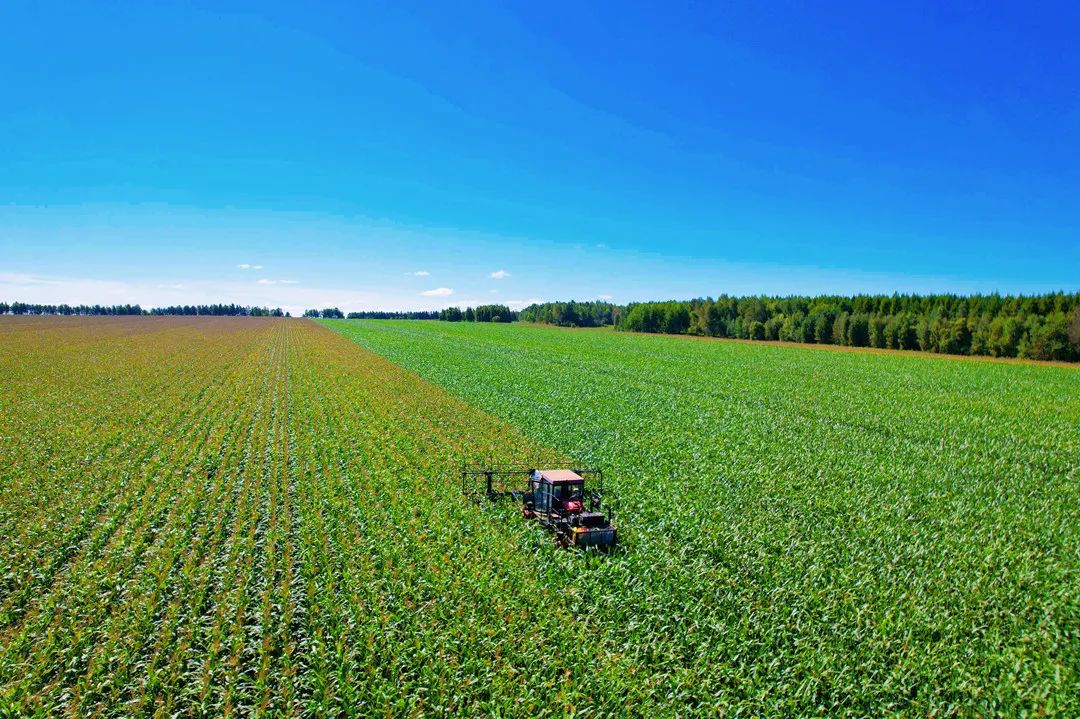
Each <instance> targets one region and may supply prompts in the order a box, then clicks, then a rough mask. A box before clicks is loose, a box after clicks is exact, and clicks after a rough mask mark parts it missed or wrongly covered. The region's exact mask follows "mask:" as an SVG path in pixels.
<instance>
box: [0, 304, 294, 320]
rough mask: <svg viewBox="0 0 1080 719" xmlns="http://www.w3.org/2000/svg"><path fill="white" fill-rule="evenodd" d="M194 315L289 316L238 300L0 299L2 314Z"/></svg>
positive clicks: (277, 310)
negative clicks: (159, 303)
mask: <svg viewBox="0 0 1080 719" xmlns="http://www.w3.org/2000/svg"><path fill="white" fill-rule="evenodd" d="M6 314H13V315H193V316H211V317H288V316H289V313H288V312H283V311H282V310H281V308H280V307H277V308H274V309H270V308H269V307H250V306H247V305H236V304H228V305H226V304H214V305H171V306H169V307H154V308H152V309H149V310H145V309H143V308H142V307H140V306H139V305H67V304H60V305H41V304H30V303H26V302H12V303H10V304H8V303H7V302H0V315H6Z"/></svg>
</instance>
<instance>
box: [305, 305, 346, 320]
mask: <svg viewBox="0 0 1080 719" xmlns="http://www.w3.org/2000/svg"><path fill="white" fill-rule="evenodd" d="M304 317H313V318H318V317H323V318H326V319H330V320H343V319H345V313H344V312H342V311H341V310H339V309H338V308H337V307H327V308H326V309H324V310H304Z"/></svg>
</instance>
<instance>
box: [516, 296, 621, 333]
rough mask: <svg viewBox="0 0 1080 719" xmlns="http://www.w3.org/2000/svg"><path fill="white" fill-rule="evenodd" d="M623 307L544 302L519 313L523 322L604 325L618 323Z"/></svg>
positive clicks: (566, 325) (594, 303)
mask: <svg viewBox="0 0 1080 719" xmlns="http://www.w3.org/2000/svg"><path fill="white" fill-rule="evenodd" d="M622 312H623V308H622V307H619V306H618V305H613V304H611V303H610V302H574V301H573V300H571V301H569V302H544V303H542V304H537V305H529V306H528V307H526V308H525V309H523V310H522V311H521V312H519V313H518V318H519V319H520V320H521V321H522V322H541V323H543V324H549V325H559V326H561V327H604V326H606V325H614V324H618V322H619V319H620V318H621V316H622Z"/></svg>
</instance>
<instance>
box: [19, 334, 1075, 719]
mask: <svg viewBox="0 0 1080 719" xmlns="http://www.w3.org/2000/svg"><path fill="white" fill-rule="evenodd" d="M331 330H336V331H337V333H336V332H333V331H331ZM339 333H340V334H339ZM0 377H2V378H3V380H2V382H0V716H5V717H6V716H12V717H22V716H33V717H43V718H44V717H55V716H72V717H84V716H94V717H97V716H100V717H128V716H136V717H144V716H145V717H163V718H164V717H217V716H245V717H246V716H259V717H288V716H305V717H323V716H334V717H336V716H353V717H371V716H386V717H398V716H408V717H412V716H416V717H421V716H506V717H509V716H522V717H537V716H552V717H563V716H582V717H595V716H611V717H622V716H641V717H669V716H670V717H674V716H703V717H704V716H708V717H718V716H730V717H734V716H747V717H751V716H776V717H789V716H826V717H838V716H890V715H895V716H913V717H923V716H971V717H976V716H977V717H986V716H1003V717H1005V716H1007V717H1012V716H1024V715H1028V716H1042V715H1048V716H1061V717H1070V716H1077V715H1080V692H1078V691H1077V686H1078V684H1080V476H1078V472H1080V470H1078V458H1080V372H1078V371H1077V369H1075V368H1071V367H1053V366H1036V365H1020V364H1005V363H999V362H975V361H969V360H958V359H940V358H929V357H913V356H904V355H886V354H866V353H855V352H837V351H828V350H814V349H802V348H789V347H776V346H768V345H751V344H746V343H732V342H716V341H696V340H689V339H680V338H669V337H661V336H646V335H630V334H621V333H613V332H608V331H586V330H581V331H577V330H559V329H544V328H535V327H524V326H502V325H477V324H459V323H437V322H366V321H340V322H333V321H327V322H324V323H322V326H321V325H320V324H318V323H315V322H311V321H307V320H299V319H272V318H231V317H221V318H205V317H203V318H199V317H160V318H159V317H100V318H77V317H76V318H62V317H0ZM462 461H471V462H482V461H490V462H493V463H500V464H506V463H515V462H527V463H543V464H548V465H550V466H575V465H580V464H592V465H596V466H599V467H601V468H603V469H604V470H605V475H606V484H607V485H608V488H609V489H610V490H612V491H613V492H614V495H615V502H614V504H615V507H616V509H617V516H616V521H617V524H618V525H619V531H620V537H621V539H622V542H623V546H622V549H621V551H619V552H617V553H614V554H609V555H603V554H595V553H581V552H576V551H564V550H560V549H558V548H557V547H556V546H555V545H554V543H553V542H552V539H551V536H550V535H548V534H546V533H545V532H544V531H543V530H541V529H540V528H538V527H537V526H535V525H533V524H529V523H527V522H525V521H523V520H522V519H521V517H520V515H519V513H518V512H517V511H516V510H515V508H514V507H513V506H512V505H509V504H506V505H505V506H503V505H493V506H489V505H487V504H486V503H483V504H481V505H480V506H477V505H475V504H473V503H472V502H470V501H468V500H466V499H465V498H464V497H462V495H461V493H460V491H459V484H458V478H457V475H456V471H457V469H458V467H459V466H460V463H461V462H462Z"/></svg>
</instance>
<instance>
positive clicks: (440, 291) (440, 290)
mask: <svg viewBox="0 0 1080 719" xmlns="http://www.w3.org/2000/svg"><path fill="white" fill-rule="evenodd" d="M420 294H422V295H423V296H424V297H449V296H450V295H452V294H454V291H453V290H452V289H450V288H449V287H436V288H435V289H433V290H425V291H424V292H421V293H420Z"/></svg>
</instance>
